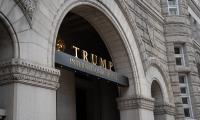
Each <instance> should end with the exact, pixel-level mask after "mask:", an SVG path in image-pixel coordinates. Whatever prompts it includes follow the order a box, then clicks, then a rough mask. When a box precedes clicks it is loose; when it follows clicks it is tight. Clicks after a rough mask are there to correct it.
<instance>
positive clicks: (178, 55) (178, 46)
mask: <svg viewBox="0 0 200 120" xmlns="http://www.w3.org/2000/svg"><path fill="white" fill-rule="evenodd" d="M175 48H179V50H180V54H176V53H175ZM174 56H175V62H176V59H177V58H180V59H181V65H178V64H177V62H176V65H177V66H185V54H184V46H183V45H181V44H180V45H179V44H178V45H174Z"/></svg>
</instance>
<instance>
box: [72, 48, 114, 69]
mask: <svg viewBox="0 0 200 120" xmlns="http://www.w3.org/2000/svg"><path fill="white" fill-rule="evenodd" d="M72 48H73V49H74V52H75V55H74V56H75V57H76V58H80V59H83V60H84V61H87V62H90V63H92V64H94V65H98V66H102V67H103V68H105V69H108V70H112V67H113V63H112V62H111V61H108V60H106V59H103V58H102V57H99V56H97V55H95V54H93V53H91V54H88V52H87V51H85V50H81V49H80V48H78V47H76V46H72ZM78 55H81V56H78ZM89 58H90V59H89Z"/></svg>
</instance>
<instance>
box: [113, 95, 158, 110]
mask: <svg viewBox="0 0 200 120" xmlns="http://www.w3.org/2000/svg"><path fill="white" fill-rule="evenodd" d="M117 102H118V108H119V110H128V109H139V108H141V109H147V110H151V111H153V109H154V99H150V98H144V97H126V98H118V99H117Z"/></svg>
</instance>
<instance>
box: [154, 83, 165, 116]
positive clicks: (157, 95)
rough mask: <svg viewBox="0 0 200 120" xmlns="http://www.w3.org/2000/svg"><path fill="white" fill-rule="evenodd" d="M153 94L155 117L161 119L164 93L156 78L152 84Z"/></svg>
mask: <svg viewBox="0 0 200 120" xmlns="http://www.w3.org/2000/svg"><path fill="white" fill-rule="evenodd" d="M151 96H152V98H154V100H155V101H154V119H155V120H159V119H160V114H159V113H160V110H161V109H160V107H161V106H162V105H163V104H164V100H163V94H162V91H161V88H160V85H159V84H158V82H156V81H155V80H154V81H153V82H152V85H151Z"/></svg>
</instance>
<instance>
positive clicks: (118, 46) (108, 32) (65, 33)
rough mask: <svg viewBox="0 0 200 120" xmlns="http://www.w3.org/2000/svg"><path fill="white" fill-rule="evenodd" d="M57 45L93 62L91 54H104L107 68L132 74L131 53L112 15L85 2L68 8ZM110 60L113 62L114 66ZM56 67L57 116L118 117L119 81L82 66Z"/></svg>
mask: <svg viewBox="0 0 200 120" xmlns="http://www.w3.org/2000/svg"><path fill="white" fill-rule="evenodd" d="M58 43H59V44H58ZM73 46H75V47H73ZM56 47H57V50H59V51H63V52H65V53H68V54H70V55H74V56H75V57H76V58H79V59H83V60H84V61H87V62H91V63H92V61H90V57H91V55H90V54H93V55H96V56H98V58H105V59H106V61H107V67H105V69H108V70H112V71H118V72H120V73H124V74H125V75H127V74H128V75H129V76H130V74H132V73H131V68H130V65H129V60H128V58H127V57H124V56H128V55H127V53H126V51H125V48H124V45H123V42H122V40H121V38H120V35H119V33H118V32H117V31H116V29H115V27H114V26H113V25H112V23H111V22H110V21H109V19H108V18H107V17H106V16H105V15H104V14H103V13H101V12H100V11H98V10H97V9H95V8H93V7H90V6H85V5H82V6H78V7H75V8H73V9H72V10H71V11H70V12H68V14H67V15H66V16H65V18H64V19H63V22H62V23H61V26H60V29H59V32H58V36H57V44H56ZM84 51H85V52H84ZM86 52H87V53H86ZM85 56H87V58H86V57H85ZM121 57H122V58H121ZM97 61H98V60H97ZM108 61H111V62H113V63H112V64H113V65H112V67H110V66H109V63H108ZM93 62H94V61H93ZM98 64H99V63H97V65H98ZM56 67H57V68H58V69H60V70H61V77H60V88H59V89H58V91H57V119H58V120H59V119H69V118H70V117H71V118H70V119H77V120H79V119H81V120H84V119H85V120H86V119H87V120H90V119H91V120H95V119H98V118H101V119H102V120H107V119H109V120H112V119H113V120H114V119H115V120H118V119H119V111H118V110H117V103H116V98H117V97H118V96H119V93H118V86H117V85H116V84H113V83H112V82H109V81H107V80H105V81H102V80H101V78H98V77H95V76H92V75H90V74H85V73H83V72H81V71H79V70H69V69H65V67H62V66H60V65H59V64H56ZM101 67H102V66H101ZM66 100H67V101H68V102H66ZM66 111H67V112H68V113H67V114H68V115H67V114H66Z"/></svg>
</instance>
